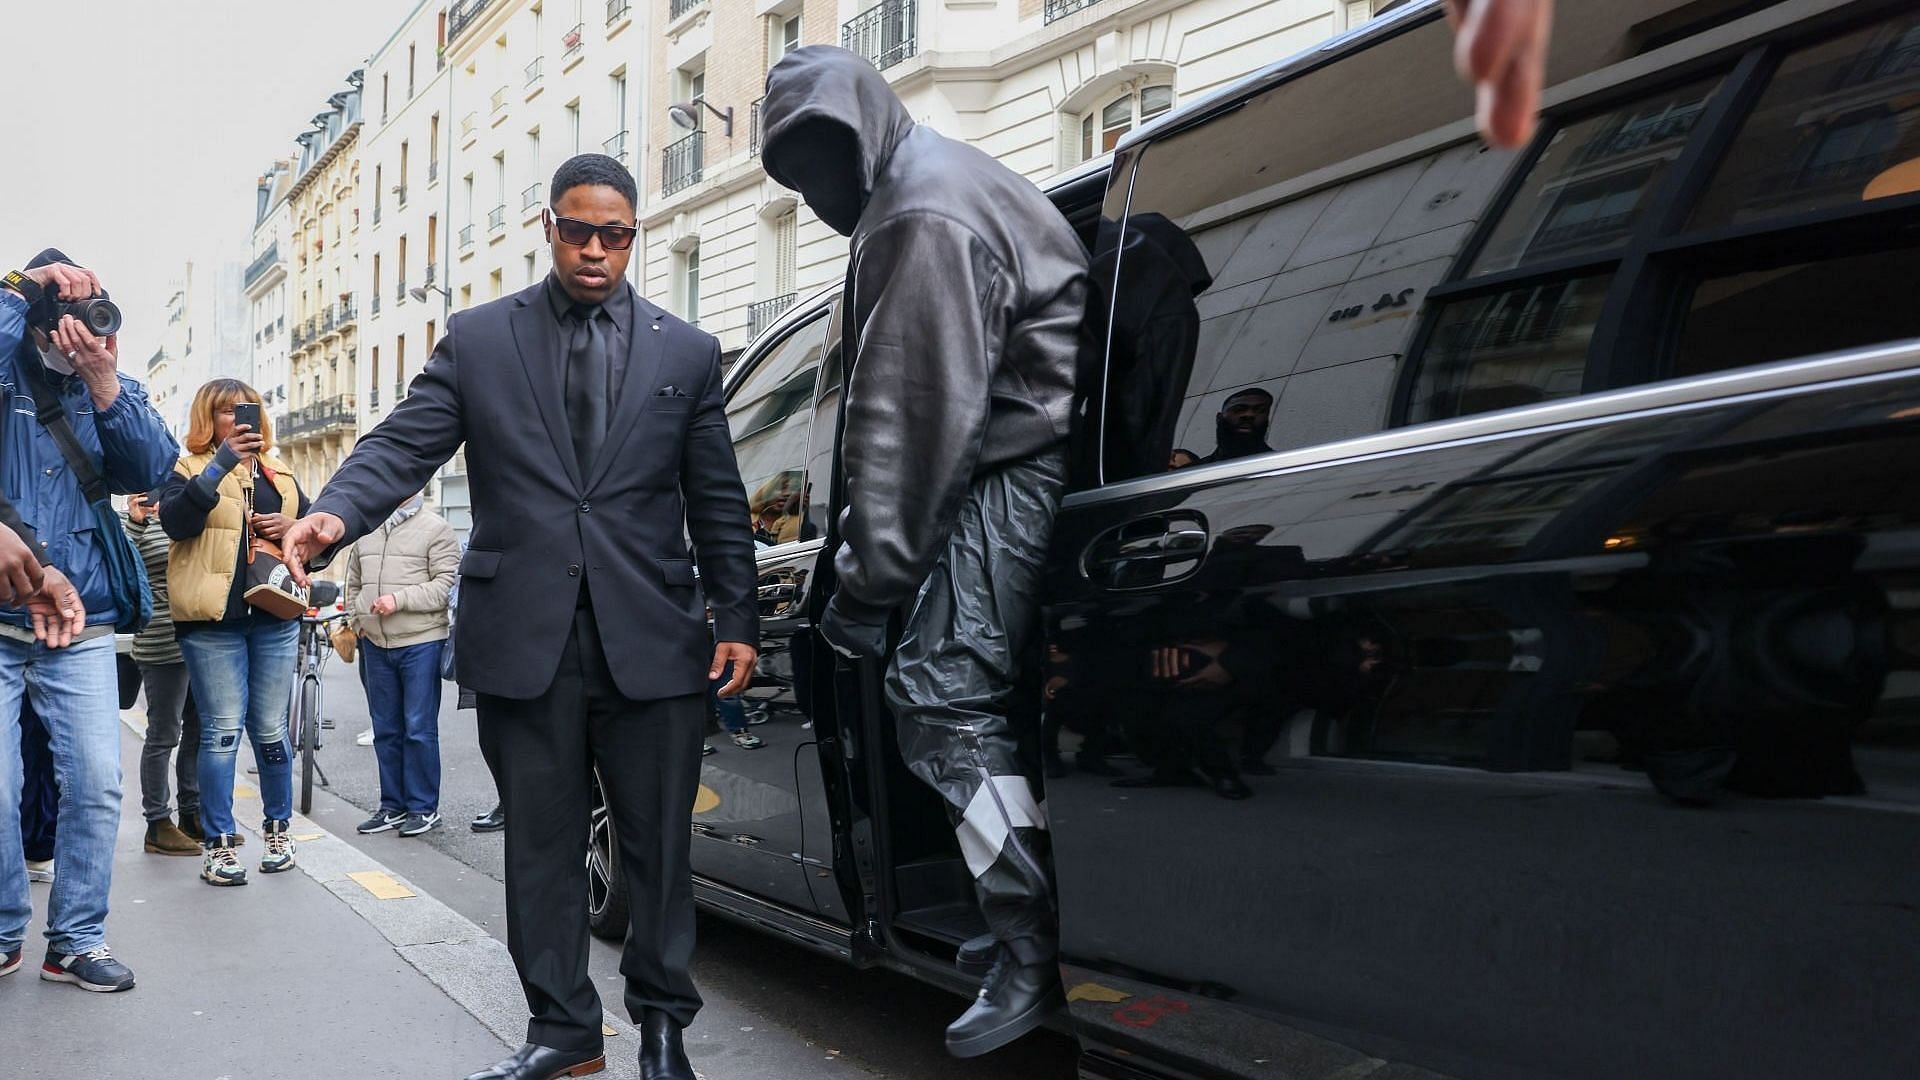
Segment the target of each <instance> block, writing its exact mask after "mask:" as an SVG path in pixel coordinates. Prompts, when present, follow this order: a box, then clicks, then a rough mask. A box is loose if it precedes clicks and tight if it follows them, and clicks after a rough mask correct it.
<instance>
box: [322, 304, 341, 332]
mask: <svg viewBox="0 0 1920 1080" xmlns="http://www.w3.org/2000/svg"><path fill="white" fill-rule="evenodd" d="M339 318H340V315H339V312H337V311H335V310H334V309H333V308H331V307H330V308H328V309H327V310H326V313H325V314H323V315H321V316H320V332H321V333H322V334H331V333H333V327H334V324H335V323H337V322H338V321H339Z"/></svg>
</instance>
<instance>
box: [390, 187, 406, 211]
mask: <svg viewBox="0 0 1920 1080" xmlns="http://www.w3.org/2000/svg"><path fill="white" fill-rule="evenodd" d="M393 203H394V209H396V210H399V209H403V208H404V207H405V206H406V205H407V185H405V184H401V185H399V186H398V187H396V188H394V189H393Z"/></svg>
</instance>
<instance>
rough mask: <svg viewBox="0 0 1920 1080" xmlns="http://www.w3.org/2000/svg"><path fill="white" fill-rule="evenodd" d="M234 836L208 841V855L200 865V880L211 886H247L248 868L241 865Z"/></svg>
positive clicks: (214, 838)
mask: <svg viewBox="0 0 1920 1080" xmlns="http://www.w3.org/2000/svg"><path fill="white" fill-rule="evenodd" d="M236 839H238V838H237V837H233V836H214V837H209V838H208V840H207V854H206V857H205V859H203V860H202V861H201V863H200V878H201V880H203V881H205V882H206V883H207V884H209V885H245V884H246V883H247V868H246V867H244V866H241V865H240V855H239V853H238V852H236V851H235V850H234V849H235V848H236V847H238V846H239V845H238V844H236V843H235V842H234V841H235V840H236Z"/></svg>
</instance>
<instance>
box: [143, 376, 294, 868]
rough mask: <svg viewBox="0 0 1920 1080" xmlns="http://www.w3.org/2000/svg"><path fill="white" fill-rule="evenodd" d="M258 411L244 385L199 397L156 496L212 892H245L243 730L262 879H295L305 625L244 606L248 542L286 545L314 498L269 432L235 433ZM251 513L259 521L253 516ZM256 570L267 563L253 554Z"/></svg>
mask: <svg viewBox="0 0 1920 1080" xmlns="http://www.w3.org/2000/svg"><path fill="white" fill-rule="evenodd" d="M241 402H248V403H251V404H255V405H258V404H260V394H259V392H258V391H256V390H254V389H253V387H251V386H248V385H247V384H246V383H243V382H241V381H239V380H238V379H215V380H213V381H212V382H210V383H208V384H206V385H205V386H202V387H201V388H200V390H199V392H198V393H196V394H195V395H194V398H193V406H192V409H191V411H190V413H189V419H188V428H187V456H186V457H183V458H181V459H180V461H179V463H178V464H177V465H176V466H175V467H174V471H173V474H172V475H171V476H170V477H168V478H167V481H166V483H165V485H164V486H163V487H161V489H160V494H159V496H158V499H159V502H160V526H161V528H163V529H165V530H166V532H167V535H168V536H170V537H172V538H173V541H174V543H173V548H172V550H171V551H169V552H168V554H167V600H168V604H169V606H170V608H171V609H172V614H173V630H174V635H175V636H176V637H177V638H178V639H179V641H180V653H181V655H182V656H184V657H185V658H186V661H187V675H188V678H189V679H190V680H191V682H192V685H193V700H194V705H195V706H196V707H197V708H198V709H199V711H200V829H201V833H202V834H203V836H204V837H205V841H204V843H205V846H206V852H205V854H204V856H203V858H202V862H201V867H200V877H201V879H202V880H204V881H205V882H206V883H207V884H209V885H223V886H233V885H245V884H246V883H247V871H246V868H245V867H243V866H241V865H240V855H239V851H238V848H239V847H240V836H239V829H238V826H236V825H235V824H234V820H233V773H234V766H235V763H236V761H237V759H238V757H239V752H240V732H241V729H242V728H243V727H244V728H245V729H246V732H247V735H248V736H249V737H250V738H251V739H252V740H253V755H254V760H255V761H257V762H258V763H259V765H260V800H261V802H262V803H264V804H265V806H264V809H265V820H264V821H263V822H262V823H261V828H260V832H261V835H262V838H263V839H264V840H265V841H266V852H265V853H264V854H263V855H262V856H261V858H260V872H261V873H263V874H277V873H281V872H283V871H286V870H291V869H293V865H294V855H295V851H294V842H293V836H292V833H291V831H290V826H291V823H292V818H293V746H292V743H291V741H290V740H289V739H288V738H287V703H288V697H289V695H290V694H291V693H292V691H293V674H294V664H295V662H296V659H297V654H298V651H299V644H300V620H299V619H298V618H297V617H296V618H292V619H282V618H280V617H278V616H276V615H273V614H271V613H270V612H267V611H263V610H261V609H259V608H255V607H253V606H252V605H250V604H248V603H247V599H246V588H247V574H246V568H247V547H248V537H249V536H258V537H260V538H262V539H265V540H270V541H278V540H279V539H280V538H281V537H282V536H285V535H286V531H287V528H288V527H289V526H290V525H291V524H292V521H293V517H294V516H296V515H299V514H304V513H306V512H307V497H306V496H305V495H304V494H302V493H301V491H300V485H299V484H298V483H296V482H295V481H294V478H293V473H292V472H290V471H288V469H287V467H286V466H285V465H284V464H282V463H281V462H280V461H279V460H278V459H276V458H275V457H273V454H272V451H273V425H272V423H271V422H270V421H269V420H268V419H267V418H266V416H265V414H264V410H262V415H261V429H260V430H259V431H254V430H252V429H251V425H249V424H245V423H239V422H236V421H235V419H234V406H235V405H236V404H239V403H241ZM249 511H251V515H249ZM254 557H255V558H270V556H268V555H266V554H264V553H256V554H255V556H254Z"/></svg>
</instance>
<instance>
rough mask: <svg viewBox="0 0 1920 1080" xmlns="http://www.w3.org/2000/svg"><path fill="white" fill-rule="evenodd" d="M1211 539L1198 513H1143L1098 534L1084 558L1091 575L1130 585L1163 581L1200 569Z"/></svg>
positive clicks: (1083, 565)
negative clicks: (1137, 518) (1139, 516)
mask: <svg viewBox="0 0 1920 1080" xmlns="http://www.w3.org/2000/svg"><path fill="white" fill-rule="evenodd" d="M1207 540H1208V533H1207V525H1206V522H1205V521H1203V520H1201V519H1200V518H1199V516H1198V515H1193V514H1160V515H1155V516H1153V517H1149V518H1141V519H1139V520H1136V521H1129V522H1127V523H1126V524H1125V525H1121V526H1119V527H1118V528H1115V529H1110V530H1108V531H1107V532H1105V533H1103V534H1101V535H1100V536H1099V537H1098V538H1097V539H1095V540H1094V542H1093V543H1092V544H1090V545H1088V546H1087V550H1086V554H1085V555H1084V556H1083V557H1082V558H1081V569H1082V571H1083V572H1084V573H1085V574H1086V576H1087V577H1088V578H1089V579H1090V580H1093V581H1098V582H1102V583H1104V584H1109V585H1113V584H1120V583H1122V582H1123V580H1124V581H1125V583H1126V584H1127V585H1129V586H1132V587H1139V586H1145V585H1157V584H1163V583H1165V582H1167V581H1170V580H1174V579H1176V578H1179V577H1183V576H1185V575H1186V574H1188V573H1191V572H1192V571H1194V570H1197V569H1199V567H1200V563H1201V561H1202V560H1203V559H1205V558H1206V555H1207ZM1148 571H1156V572H1153V573H1148Z"/></svg>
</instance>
